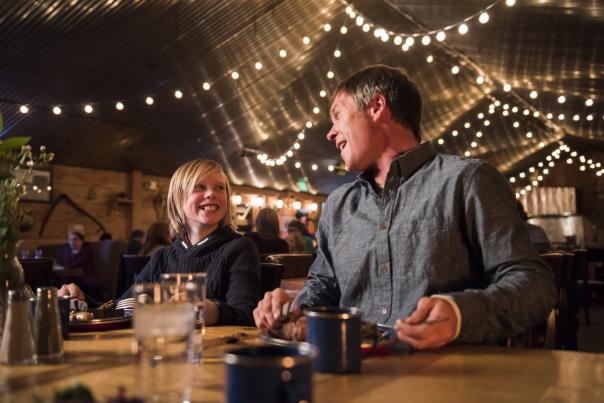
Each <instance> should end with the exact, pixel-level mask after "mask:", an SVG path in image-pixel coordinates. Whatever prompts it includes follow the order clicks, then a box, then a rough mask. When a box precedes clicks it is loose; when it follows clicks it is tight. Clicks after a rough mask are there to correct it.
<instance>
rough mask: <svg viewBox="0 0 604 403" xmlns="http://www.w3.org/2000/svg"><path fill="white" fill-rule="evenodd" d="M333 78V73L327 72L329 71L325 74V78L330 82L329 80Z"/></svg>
mask: <svg viewBox="0 0 604 403" xmlns="http://www.w3.org/2000/svg"><path fill="white" fill-rule="evenodd" d="M334 76H335V74H334V73H333V71H331V70H329V71H328V72H327V78H329V79H330V80H331V79H332V78H334Z"/></svg>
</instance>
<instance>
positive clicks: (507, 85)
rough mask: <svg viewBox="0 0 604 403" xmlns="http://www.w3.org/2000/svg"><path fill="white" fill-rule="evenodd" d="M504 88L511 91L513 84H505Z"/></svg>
mask: <svg viewBox="0 0 604 403" xmlns="http://www.w3.org/2000/svg"><path fill="white" fill-rule="evenodd" d="M503 90H504V91H505V92H510V91H511V90H512V86H511V85H510V84H508V83H505V84H503Z"/></svg>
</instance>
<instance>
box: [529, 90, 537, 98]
mask: <svg viewBox="0 0 604 403" xmlns="http://www.w3.org/2000/svg"><path fill="white" fill-rule="evenodd" d="M538 96H539V93H538V92H537V91H535V90H533V91H531V93H530V94H529V97H531V99H535V98H537V97H538Z"/></svg>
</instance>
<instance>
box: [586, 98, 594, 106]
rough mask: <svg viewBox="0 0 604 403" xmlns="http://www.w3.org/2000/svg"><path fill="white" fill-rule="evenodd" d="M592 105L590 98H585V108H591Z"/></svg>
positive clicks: (592, 101)
mask: <svg viewBox="0 0 604 403" xmlns="http://www.w3.org/2000/svg"><path fill="white" fill-rule="evenodd" d="M593 104H594V100H593V99H591V98H587V99H586V100H585V106H592V105H593Z"/></svg>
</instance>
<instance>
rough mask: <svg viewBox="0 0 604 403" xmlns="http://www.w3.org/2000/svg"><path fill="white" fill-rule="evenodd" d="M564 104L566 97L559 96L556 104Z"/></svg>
mask: <svg viewBox="0 0 604 403" xmlns="http://www.w3.org/2000/svg"><path fill="white" fill-rule="evenodd" d="M564 102H566V97H565V96H564V95H560V96H559V97H558V103H559V104H563V103H564Z"/></svg>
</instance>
